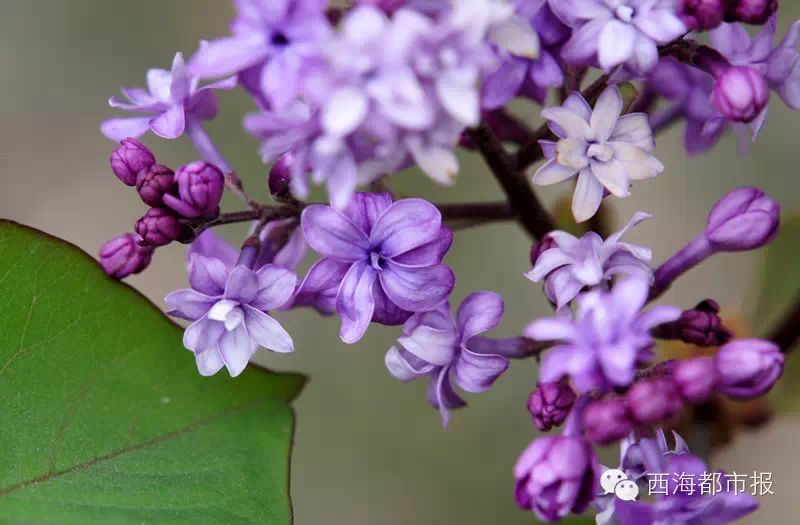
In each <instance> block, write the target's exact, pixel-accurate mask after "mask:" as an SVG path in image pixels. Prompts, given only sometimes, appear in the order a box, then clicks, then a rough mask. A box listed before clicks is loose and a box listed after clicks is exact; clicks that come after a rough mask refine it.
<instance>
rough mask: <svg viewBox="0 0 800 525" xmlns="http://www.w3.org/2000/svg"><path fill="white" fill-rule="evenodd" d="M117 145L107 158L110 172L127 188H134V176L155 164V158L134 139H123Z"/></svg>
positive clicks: (145, 147)
mask: <svg viewBox="0 0 800 525" xmlns="http://www.w3.org/2000/svg"><path fill="white" fill-rule="evenodd" d="M119 144H120V145H119V147H118V148H117V149H115V150H114V152H113V153H111V157H110V158H109V162H110V163H111V171H113V172H114V175H116V176H117V178H118V179H119V180H121V181H122V182H123V183H124V184H126V185H127V186H134V185H135V184H136V175H137V174H138V173H139V172H140V171H142V170H143V169H145V168H149V167H150V166H152V165H153V164H155V163H156V157H155V155H153V152H152V151H150V149H149V148H148V147H147V146H145V145H144V144H142V143H141V142H139V141H138V140H136V139H133V138H125V139H122V140H121V141H120V142H119Z"/></svg>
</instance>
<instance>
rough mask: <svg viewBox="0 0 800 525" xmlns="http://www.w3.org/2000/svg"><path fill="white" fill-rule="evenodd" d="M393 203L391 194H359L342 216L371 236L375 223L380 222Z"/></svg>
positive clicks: (343, 209)
mask: <svg viewBox="0 0 800 525" xmlns="http://www.w3.org/2000/svg"><path fill="white" fill-rule="evenodd" d="M392 202H393V201H392V195H391V194H390V193H385V192H381V193H372V192H369V193H368V192H359V193H356V194H355V195H353V197H352V198H351V199H350V202H348V203H347V206H345V207H344V208H342V210H341V214H342V215H344V216H345V217H347V218H348V219H350V220H351V221H353V224H355V225H356V226H358V228H359V229H361V230H362V231H364V232H365V233H366V234H367V235H369V233H370V232H371V231H372V228H373V227H374V226H375V223H376V222H378V219H379V218H380V216H381V215H383V212H385V211H386V210H387V209H389V207H390V206H391V205H392Z"/></svg>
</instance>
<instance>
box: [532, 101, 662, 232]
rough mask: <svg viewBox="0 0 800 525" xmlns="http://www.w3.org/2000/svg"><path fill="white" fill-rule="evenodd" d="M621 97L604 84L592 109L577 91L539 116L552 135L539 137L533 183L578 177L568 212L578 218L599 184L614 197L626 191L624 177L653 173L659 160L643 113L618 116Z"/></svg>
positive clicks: (591, 207)
mask: <svg viewBox="0 0 800 525" xmlns="http://www.w3.org/2000/svg"><path fill="white" fill-rule="evenodd" d="M622 107H623V101H622V95H621V94H620V91H619V88H618V87H617V86H610V87H609V88H607V89H606V90H605V91H604V92H603V93H602V94H601V95H600V98H599V99H598V100H597V104H596V105H595V108H594V111H593V110H592V109H591V107H590V106H589V104H588V103H587V102H586V100H585V99H584V98H583V97H582V96H581V95H580V94H579V93H577V92H575V93H573V94H572V95H570V96H569V98H568V99H567V100H566V102H564V105H563V106H557V107H550V108H547V109H545V110H544V111H542V116H543V117H544V118H545V119H547V120H548V121H549V123H550V129H551V130H552V131H553V133H555V134H556V136H558V138H559V141H558V142H556V143H553V142H550V141H540V144H541V146H542V150H543V151H544V153H545V156H546V158H547V159H548V160H547V162H546V163H545V164H544V165H543V166H542V167H541V168H539V170H538V171H537V172H536V173H535V174H534V176H533V182H534V183H535V184H541V185H548V184H556V183H559V182H563V181H565V180H568V179H571V178H573V177H575V176H577V177H578V183H577V186H576V188H575V194H574V196H573V199H572V213H573V214H574V215H575V219H576V220H577V221H578V222H582V221H585V220H588V219H590V218H591V217H592V216H593V215H594V214H595V213H597V210H598V208H599V207H600V202H601V201H602V200H603V192H604V189H605V190H608V191H609V192H610V193H611V194H613V195H615V196H617V197H622V198H624V197H627V196H629V195H630V190H629V188H630V181H632V180H643V179H649V178H653V177H655V176H656V175H658V174H659V173H661V172H662V171H664V166H663V164H661V162H659V160H658V159H656V158H655V157H654V156H653V154H652V153H653V151H654V150H655V142H654V141H653V135H652V131H651V130H650V126H649V124H648V122H647V115H645V114H644V113H631V114H628V115H623V116H620V115H621V113H622Z"/></svg>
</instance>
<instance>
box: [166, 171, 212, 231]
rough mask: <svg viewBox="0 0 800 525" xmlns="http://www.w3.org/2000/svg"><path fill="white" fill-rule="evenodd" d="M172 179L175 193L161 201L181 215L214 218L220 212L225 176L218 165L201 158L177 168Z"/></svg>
mask: <svg viewBox="0 0 800 525" xmlns="http://www.w3.org/2000/svg"><path fill="white" fill-rule="evenodd" d="M175 182H176V183H177V186H178V191H177V195H178V196H177V197H176V196H173V195H164V204H166V205H167V206H169V207H170V208H172V209H173V210H175V211H176V212H178V213H179V214H181V216H183V217H189V218H196V217H213V216H214V215H216V214H218V213H219V201H220V200H221V199H222V192H223V191H224V190H225V176H224V175H223V174H222V171H221V170H220V169H219V168H218V167H216V166H214V165H213V164H210V163H208V162H205V161H202V160H198V161H195V162H192V163H190V164H187V165H186V166H181V167H180V168H178V172H177V173H176V174H175Z"/></svg>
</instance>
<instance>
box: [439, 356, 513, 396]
mask: <svg viewBox="0 0 800 525" xmlns="http://www.w3.org/2000/svg"><path fill="white" fill-rule="evenodd" d="M508 364H509V363H508V359H506V358H505V357H502V356H499V355H486V354H483V355H482V354H476V353H473V352H471V351H470V350H468V349H466V348H462V352H461V356H460V357H459V359H458V361H457V362H456V365H455V367H454V368H453V376H454V378H455V381H456V384H458V386H460V387H461V388H463V389H464V390H466V391H467V392H472V393H476V394H477V393H481V392H485V391H487V390H488V389H489V387H491V386H492V384H493V383H494V382H495V381H496V380H497V378H498V377H500V375H501V374H502V373H503V372H505V371H506V370H507V369H508Z"/></svg>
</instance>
